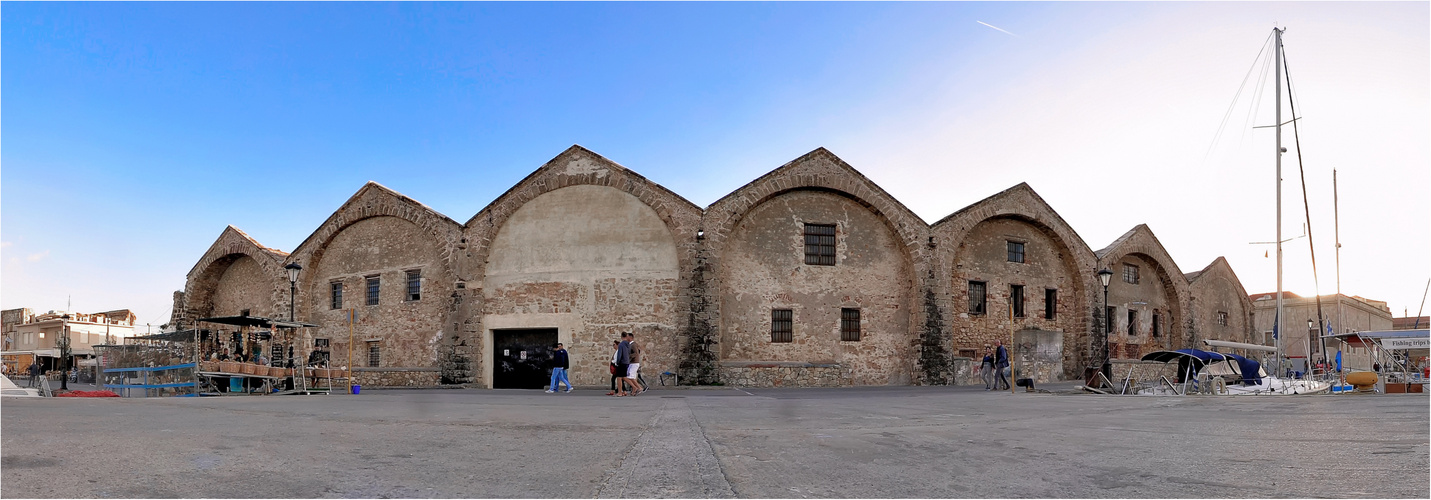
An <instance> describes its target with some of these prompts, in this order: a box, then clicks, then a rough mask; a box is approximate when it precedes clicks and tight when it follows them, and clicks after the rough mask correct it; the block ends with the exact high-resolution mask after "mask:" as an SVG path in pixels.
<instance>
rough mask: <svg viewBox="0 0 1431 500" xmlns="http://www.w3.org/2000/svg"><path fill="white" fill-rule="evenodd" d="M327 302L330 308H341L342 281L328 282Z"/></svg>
mask: <svg viewBox="0 0 1431 500" xmlns="http://www.w3.org/2000/svg"><path fill="white" fill-rule="evenodd" d="M328 290H329V296H330V298H329V303H330V305H331V308H332V309H342V308H343V282H341V281H334V282H332V283H329V284H328Z"/></svg>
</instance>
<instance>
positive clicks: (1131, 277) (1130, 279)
mask: <svg viewBox="0 0 1431 500" xmlns="http://www.w3.org/2000/svg"><path fill="white" fill-rule="evenodd" d="M1123 282H1124V283H1128V284H1132V285H1136V284H1138V266H1135V265H1132V264H1123Z"/></svg>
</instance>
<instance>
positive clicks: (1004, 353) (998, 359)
mask: <svg viewBox="0 0 1431 500" xmlns="http://www.w3.org/2000/svg"><path fill="white" fill-rule="evenodd" d="M1008 367H1009V350H1008V349H1005V348H1004V341H1002V340H1000V341H998V343H997V346H996V347H995V348H994V370H995V372H996V373H998V374H999V377H998V379H997V380H996V381H995V382H994V389H995V390H1003V389H999V388H998V387H999V384H1003V385H1004V389H1009V379H1008V378H1005V377H1004V369H1005V368H1008Z"/></svg>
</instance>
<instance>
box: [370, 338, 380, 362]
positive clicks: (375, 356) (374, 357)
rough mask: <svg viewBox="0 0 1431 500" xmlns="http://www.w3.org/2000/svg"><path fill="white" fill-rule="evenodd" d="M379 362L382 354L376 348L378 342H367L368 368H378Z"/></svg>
mask: <svg viewBox="0 0 1431 500" xmlns="http://www.w3.org/2000/svg"><path fill="white" fill-rule="evenodd" d="M381 360H382V352H381V351H380V350H379V348H378V342H377V341H370V342H368V366H378V362H379V361H381Z"/></svg>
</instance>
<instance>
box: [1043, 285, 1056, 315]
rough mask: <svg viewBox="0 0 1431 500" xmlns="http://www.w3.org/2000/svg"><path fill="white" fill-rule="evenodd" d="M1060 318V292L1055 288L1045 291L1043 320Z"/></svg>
mask: <svg viewBox="0 0 1431 500" xmlns="http://www.w3.org/2000/svg"><path fill="white" fill-rule="evenodd" d="M1057 316H1058V290H1057V289H1054V288H1045V289H1043V319H1053V318H1055V317H1057Z"/></svg>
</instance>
